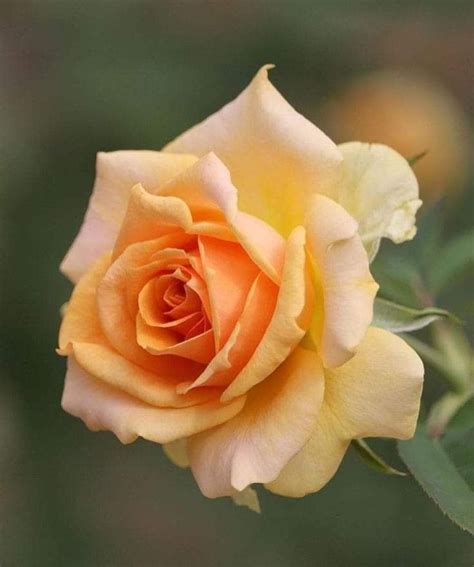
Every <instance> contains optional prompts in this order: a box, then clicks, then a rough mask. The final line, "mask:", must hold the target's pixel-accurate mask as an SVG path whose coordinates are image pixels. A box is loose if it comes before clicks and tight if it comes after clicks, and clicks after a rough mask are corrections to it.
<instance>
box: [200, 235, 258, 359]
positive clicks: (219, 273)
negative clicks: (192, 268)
mask: <svg viewBox="0 0 474 567" xmlns="http://www.w3.org/2000/svg"><path fill="white" fill-rule="evenodd" d="M199 250H200V253H201V262H202V267H203V270H204V278H205V281H206V284H207V291H208V294H209V302H210V307H211V318H212V327H213V329H214V336H215V341H216V350H219V349H220V348H221V347H222V345H223V344H224V343H225V342H226V341H227V339H228V338H229V336H230V334H231V332H232V329H233V328H234V327H235V324H236V323H237V321H238V319H239V316H240V314H241V313H242V310H243V308H244V305H245V301H246V298H247V296H248V293H249V290H250V287H251V286H252V283H253V282H254V281H255V278H256V277H257V274H258V271H259V270H258V267H257V266H256V265H255V264H254V263H253V262H252V261H251V260H250V258H249V257H248V255H247V253H246V252H245V251H244V250H243V248H242V247H241V246H240V245H239V244H235V243H232V242H225V241H223V240H217V239H215V238H206V237H203V236H201V237H199Z"/></svg>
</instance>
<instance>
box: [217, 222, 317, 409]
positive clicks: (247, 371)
mask: <svg viewBox="0 0 474 567" xmlns="http://www.w3.org/2000/svg"><path fill="white" fill-rule="evenodd" d="M305 239H306V237H305V231H304V229H303V227H301V226H300V227H298V228H295V230H294V231H293V232H292V233H291V234H290V237H289V238H288V243H287V252H286V257H285V265H284V268H283V276H282V283H281V287H280V291H279V294H278V298H277V303H276V306H275V311H274V313H273V317H272V319H271V321H270V324H269V325H268V328H267V330H266V331H265V334H264V335H263V338H262V340H261V341H260V344H259V345H258V347H257V348H256V349H255V352H254V354H253V355H252V357H251V358H250V360H249V362H248V363H247V364H246V365H245V367H244V368H243V370H242V372H240V374H239V375H238V376H237V377H236V379H235V380H234V381H233V382H232V383H231V384H230V386H229V387H228V388H227V389H226V390H225V391H224V393H223V394H222V400H223V401H228V400H231V399H232V398H234V397H237V396H241V395H242V394H244V393H245V392H247V391H248V390H249V389H250V388H252V387H253V386H255V384H258V383H259V382H261V381H262V380H265V378H267V377H268V376H269V375H270V374H271V373H272V372H273V371H274V370H275V369H276V368H277V367H278V365H280V364H281V363H282V362H283V361H284V360H285V359H286V358H287V357H288V356H289V354H290V353H291V351H292V350H293V349H294V348H295V346H296V345H297V344H298V343H299V342H300V341H301V339H302V338H303V336H304V334H305V332H306V330H307V328H308V323H309V317H308V315H307V314H308V313H311V312H312V305H313V297H312V290H311V289H310V287H311V286H310V284H309V281H308V278H307V271H306V253H305Z"/></svg>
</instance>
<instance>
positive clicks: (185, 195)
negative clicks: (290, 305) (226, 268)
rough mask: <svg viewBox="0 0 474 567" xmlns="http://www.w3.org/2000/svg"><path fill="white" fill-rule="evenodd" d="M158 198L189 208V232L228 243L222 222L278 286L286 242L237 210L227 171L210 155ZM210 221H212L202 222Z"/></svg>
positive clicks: (172, 181)
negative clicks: (178, 201)
mask: <svg viewBox="0 0 474 567" xmlns="http://www.w3.org/2000/svg"><path fill="white" fill-rule="evenodd" d="M160 195H169V196H175V197H178V198H180V199H182V200H183V201H184V202H185V203H186V204H187V205H188V207H189V208H190V210H191V213H192V215H193V220H194V225H193V227H192V228H191V229H189V230H188V232H189V233H196V234H206V233H205V228H206V227H207V228H209V231H208V232H207V235H208V236H214V237H216V236H218V237H220V238H221V237H223V239H224V240H231V239H232V236H229V234H227V233H226V232H224V234H222V230H223V222H224V221H225V222H226V223H227V224H228V227H229V228H230V229H231V233H230V234H231V235H234V238H235V237H237V239H238V241H239V242H240V244H241V245H242V246H243V247H244V249H245V250H246V251H247V253H248V255H249V256H250V257H251V258H252V260H253V261H254V262H255V263H256V264H257V266H259V268H260V269H261V270H262V271H263V272H264V273H265V274H267V275H268V277H269V278H270V279H272V280H273V281H275V282H276V283H279V281H280V277H281V270H282V265H283V258H284V254H285V240H284V239H283V238H282V237H281V235H280V234H278V233H277V232H276V231H275V230H274V229H273V228H271V227H270V226H269V225H267V224H266V223H264V222H262V221H261V220H259V219H257V218H255V217H252V216H250V215H246V214H244V213H241V212H240V211H239V210H238V209H237V189H236V188H235V187H234V185H233V184H232V181H231V178H230V173H229V170H228V169H227V168H226V167H225V165H224V164H223V163H222V162H221V161H220V160H219V158H218V157H217V156H216V155H214V154H213V153H210V154H207V155H206V156H204V157H203V158H201V159H200V160H199V161H198V162H197V163H196V164H195V165H193V166H192V167H190V168H189V169H187V170H186V171H185V172H184V173H183V174H182V175H179V176H177V177H176V178H175V179H173V180H171V181H170V182H169V183H167V184H166V185H165V186H164V187H162V188H161V189H160ZM202 219H204V220H207V221H209V220H212V222H207V223H206V222H204V221H203V220H202ZM229 228H228V229H227V230H229Z"/></svg>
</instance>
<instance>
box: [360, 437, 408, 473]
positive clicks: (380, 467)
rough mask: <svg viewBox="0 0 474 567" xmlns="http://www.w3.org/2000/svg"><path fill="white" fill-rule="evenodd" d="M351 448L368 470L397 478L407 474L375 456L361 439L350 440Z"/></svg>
mask: <svg viewBox="0 0 474 567" xmlns="http://www.w3.org/2000/svg"><path fill="white" fill-rule="evenodd" d="M352 447H353V448H354V449H355V450H356V452H357V454H358V455H359V457H360V458H361V459H362V460H363V461H364V463H365V464H366V465H368V466H369V467H370V468H372V469H374V470H376V471H378V472H381V473H384V474H391V475H393V474H395V475H398V476H406V475H407V473H404V472H402V471H399V470H397V469H395V468H393V467H391V466H390V465H388V464H387V463H386V462H385V461H384V460H383V459H382V457H380V456H379V455H377V453H375V451H373V450H372V449H371V448H370V447H369V446H368V445H367V443H366V442H365V441H363V440H362V439H353V440H352Z"/></svg>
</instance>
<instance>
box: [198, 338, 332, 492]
mask: <svg viewBox="0 0 474 567" xmlns="http://www.w3.org/2000/svg"><path fill="white" fill-rule="evenodd" d="M323 390H324V380H323V371H322V367H321V365H320V362H319V358H318V356H317V355H316V353H314V352H312V351H305V350H303V349H299V348H298V349H297V350H295V351H294V352H293V354H292V355H291V356H290V357H289V358H288V359H287V360H286V361H285V362H284V363H283V364H282V365H281V366H280V367H279V368H278V369H277V370H276V371H275V372H274V374H273V375H272V376H270V377H269V378H268V380H266V381H265V382H263V383H262V384H260V385H258V386H257V387H256V388H254V389H253V390H252V391H251V392H250V393H249V396H248V400H247V403H246V405H245V407H244V409H243V410H242V411H241V412H240V413H239V414H238V415H237V416H236V417H234V418H233V419H232V420H230V421H228V422H227V423H226V424H225V425H223V426H222V427H217V428H215V429H213V430H211V431H207V432H205V433H203V434H200V435H197V436H194V437H192V438H190V439H188V455H189V460H190V463H191V468H192V470H193V473H194V476H195V478H196V480H197V482H198V484H199V487H200V489H201V491H202V492H203V494H204V495H205V496H208V497H210V498H215V497H218V496H226V495H232V493H233V491H234V489H235V490H239V491H240V490H243V489H244V488H245V487H247V486H248V485H250V484H252V483H254V482H270V481H271V480H273V479H275V478H276V477H277V476H278V474H279V473H280V471H281V470H282V468H283V467H284V466H285V465H286V463H287V462H288V461H289V459H291V457H292V456H293V455H295V454H296V452H297V451H299V450H300V449H301V447H303V446H304V444H305V443H306V442H307V441H308V439H309V438H310V436H311V433H312V431H313V430H314V427H315V423H316V419H317V416H318V413H319V408H320V406H321V403H322V399H323Z"/></svg>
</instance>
